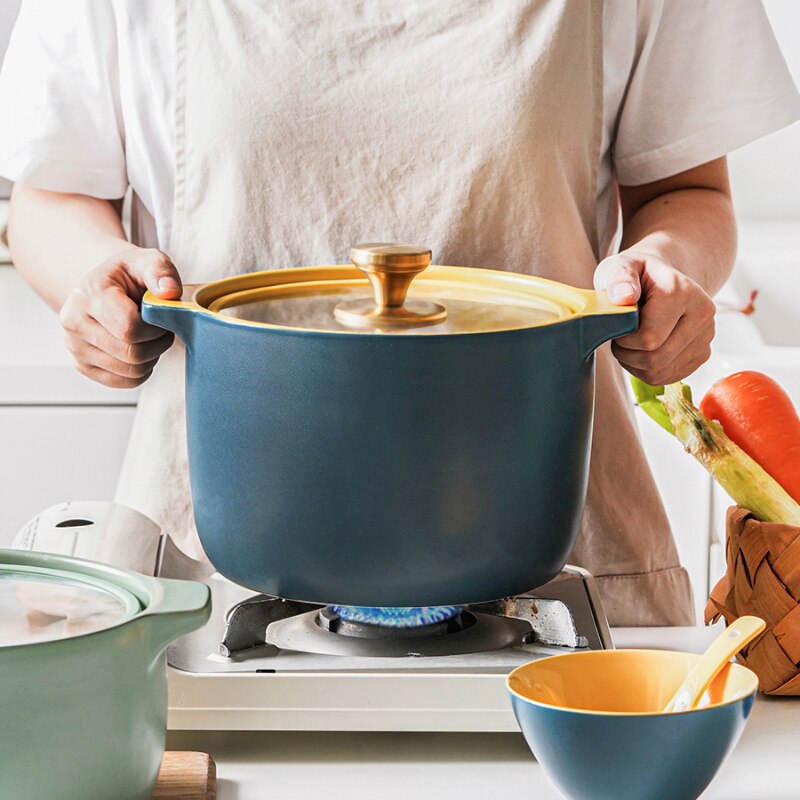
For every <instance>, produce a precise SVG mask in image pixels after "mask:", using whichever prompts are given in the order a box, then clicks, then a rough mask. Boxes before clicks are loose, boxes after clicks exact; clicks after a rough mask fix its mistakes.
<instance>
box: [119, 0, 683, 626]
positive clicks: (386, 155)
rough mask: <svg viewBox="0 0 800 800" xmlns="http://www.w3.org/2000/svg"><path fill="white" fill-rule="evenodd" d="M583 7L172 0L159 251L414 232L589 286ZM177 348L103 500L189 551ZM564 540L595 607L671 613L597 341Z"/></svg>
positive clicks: (661, 549) (590, 212)
mask: <svg viewBox="0 0 800 800" xmlns="http://www.w3.org/2000/svg"><path fill="white" fill-rule="evenodd" d="M602 13H603V8H602V3H600V2H591V3H584V2H574V0H539V1H538V2H537V1H536V0H525V1H523V0H514V2H508V0H496V1H495V2H480V0H440V1H439V2H436V3H431V2H428V1H427V0H416V1H413V0H406V2H403V3H396V2H391V1H390V0H373V2H361V1H360V0H340V1H339V2H336V3H327V2H320V0H294V2H292V3H279V2H267V0H226V2H222V1H220V2H214V3H208V2H205V1H204V0H178V2H177V14H176V44H177V51H176V52H177V83H176V95H177V97H176V188H175V213H174V228H173V239H172V242H171V245H170V255H171V256H172V258H173V259H174V261H175V263H176V264H177V265H178V268H179V269H180V271H181V273H182V275H183V277H184V280H185V281H187V282H201V281H209V280H214V279H217V278H221V277H223V276H225V275H230V274H234V273H239V272H246V271H250V270H254V269H258V268H266V267H289V266H297V265H302V264H333V263H341V262H342V261H343V260H345V259H346V258H347V254H348V252H349V247H350V245H351V244H353V243H355V242H359V241H414V242H422V243H424V244H427V245H429V246H430V247H431V248H432V249H433V252H434V256H435V258H436V260H437V261H438V262H439V263H445V264H462V265H475V266H489V267H499V268H504V269H509V270H516V271H519V272H531V273H535V274H542V275H545V276H547V277H549V278H555V279H557V280H561V281H565V282H568V283H572V284H575V285H579V286H591V283H592V274H593V272H594V268H595V265H596V263H597V258H598V254H597V231H596V222H595V216H596V214H595V203H596V188H597V168H598V162H599V159H600V139H601V132H602V124H603V123H602ZM182 355H183V354H182V348H180V347H179V346H176V347H174V348H172V350H171V351H169V353H167V354H166V355H165V356H164V357H163V358H162V360H161V362H160V363H159V365H158V367H157V369H156V371H155V372H154V374H153V376H152V378H151V379H150V381H149V382H148V383H147V384H146V386H145V388H144V390H143V393H142V397H141V401H140V405H139V411H138V414H137V418H136V422H135V426H134V430H133V435H132V439H131V443H130V447H129V451H128V454H127V457H126V461H125V465H124V468H123V474H122V478H121V482H120V487H119V492H118V500H119V501H120V502H123V503H126V504H128V505H131V506H134V507H135V508H138V509H140V510H142V511H143V512H145V513H146V514H148V515H149V516H150V517H152V518H153V519H154V520H156V521H157V522H158V523H159V524H161V526H162V527H163V528H164V529H165V530H168V531H169V532H170V533H171V534H172V535H173V536H174V537H175V538H176V540H177V542H178V543H179V545H180V546H181V547H182V548H183V549H184V550H186V551H187V552H188V553H190V554H192V555H198V554H199V553H201V552H202V551H201V549H200V547H199V542H198V541H197V538H196V532H195V530H194V525H193V522H192V517H191V504H190V498H189V490H188V483H187V463H186V440H185V428H184V418H183V397H182V392H183V374H182ZM567 401H568V398H565V402H567ZM498 412H501V409H498ZM235 536H236V531H231V537H232V538H233V537H235ZM573 561H574V562H575V563H577V564H580V565H582V566H585V567H586V568H588V569H589V570H591V571H592V572H593V573H594V574H595V575H596V576H597V577H598V579H599V585H600V591H601V593H602V596H603V600H604V602H605V605H606V609H607V611H608V614H609V617H610V619H611V621H612V623H614V624H618V625H636V624H691V622H692V619H693V614H692V611H691V593H690V589H689V582H688V578H687V575H686V573H685V572H684V571H683V570H682V569H681V568H680V567H679V566H678V557H677V553H676V550H675V546H674V543H673V541H672V538H671V534H670V531H669V526H668V524H667V520H666V517H665V514H664V510H663V508H662V506H661V502H660V500H659V497H658V494H657V491H656V488H655V485H654V483H653V480H652V478H651V476H650V472H649V470H648V467H647V463H646V461H645V457H644V455H643V452H642V449H641V446H640V444H639V441H638V438H637V434H636V432H635V427H634V421H633V415H632V409H631V408H630V403H629V402H628V400H627V396H626V394H625V386H624V382H623V377H622V373H621V370H620V369H619V367H618V366H617V364H616V362H615V361H614V360H613V358H612V357H611V355H610V352H609V350H608V348H607V347H606V348H603V349H602V351H601V352H600V353H599V354H598V369H597V410H596V428H595V439H594V445H593V453H592V468H591V477H590V485H589V495H588V502H587V507H586V513H585V517H584V522H583V530H582V535H581V539H580V542H579V544H578V546H577V548H576V550H575V553H574V558H573Z"/></svg>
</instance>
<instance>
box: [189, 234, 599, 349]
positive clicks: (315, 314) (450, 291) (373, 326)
mask: <svg viewBox="0 0 800 800" xmlns="http://www.w3.org/2000/svg"><path fill="white" fill-rule="evenodd" d="M350 256H351V259H352V261H353V264H354V267H347V266H338V267H302V268H294V269H286V270H271V271H269V272H261V273H252V274H250V275H243V276H239V277H236V278H231V279H227V280H223V281H217V282H216V283H212V284H208V285H207V286H205V287H203V288H202V289H201V290H200V291H199V292H198V293H197V294H196V296H195V302H196V303H197V304H198V305H200V306H201V307H204V308H206V309H207V310H209V311H211V312H213V313H216V314H219V315H221V316H223V317H226V318H229V319H235V320H239V321H242V322H246V323H250V324H257V325H266V326H269V327H281V328H289V329H295V330H298V329H299V330H307V331H320V332H340V333H344V332H349V333H354V332H355V333H392V334H398V333H399V334H417V335H437V334H439V335H441V334H456V333H488V332H493V331H508V330H517V329H521V328H532V327H539V326H542V325H549V324H552V323H555V322H561V321H563V320H566V319H569V318H572V317H575V316H576V315H580V314H581V312H582V311H583V309H584V307H585V305H586V293H585V292H583V291H582V290H580V289H573V288H572V287H569V286H565V285H563V284H560V283H556V282H554V281H548V280H544V279H542V278H537V277H534V276H531V275H521V274H518V273H512V272H505V271H501V270H489V269H479V268H471V267H443V266H431V267H430V269H428V267H429V265H430V263H431V251H430V250H429V249H428V248H426V247H421V246H417V245H398V244H387V243H370V244H361V245H357V246H356V247H354V248H353V249H352V250H351V253H350ZM359 271H360V272H359Z"/></svg>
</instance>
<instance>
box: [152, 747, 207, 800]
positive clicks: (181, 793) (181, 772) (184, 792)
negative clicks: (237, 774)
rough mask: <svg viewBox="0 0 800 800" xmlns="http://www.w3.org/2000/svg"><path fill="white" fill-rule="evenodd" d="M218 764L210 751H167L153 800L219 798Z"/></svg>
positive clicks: (203, 799)
mask: <svg viewBox="0 0 800 800" xmlns="http://www.w3.org/2000/svg"><path fill="white" fill-rule="evenodd" d="M216 797H217V767H216V765H215V764H214V759H213V758H211V756H210V755H208V753H184V752H179V751H170V750H168V751H167V752H166V753H164V760H163V761H162V762H161V771H160V772H159V773H158V783H156V789H155V791H154V792H153V800H216Z"/></svg>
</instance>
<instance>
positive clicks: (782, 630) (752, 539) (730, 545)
mask: <svg viewBox="0 0 800 800" xmlns="http://www.w3.org/2000/svg"><path fill="white" fill-rule="evenodd" d="M727 523H728V541H727V546H726V554H727V564H728V568H727V572H726V574H725V577H724V578H722V580H720V582H719V583H718V584H717V585H716V586H715V587H714V590H713V591H712V592H711V597H710V598H709V601H708V605H707V606H706V613H705V619H706V623H710V622H716V621H717V620H718V619H719V618H720V617H723V618H724V619H725V622H726V624H730V623H731V622H733V620H735V619H736V618H737V617H740V616H743V615H745V614H754V615H755V616H757V617H761V618H762V619H764V620H765V621H766V623H767V628H766V630H765V631H764V633H763V634H762V635H761V636H760V637H759V638H758V639H756V641H755V642H753V643H752V644H751V645H750V646H749V647H747V648H746V649H745V650H744V651H743V652H742V653H741V654H740V655H739V657H738V660H739V661H740V662H741V663H742V664H744V665H745V666H747V667H749V668H750V669H752V670H753V672H755V673H756V675H758V682H759V688H760V689H761V691H762V692H764V694H780V695H800V528H798V527H794V526H792V525H780V524H778V523H775V522H759V521H758V520H756V519H754V518H753V516H752V515H751V514H750V512H749V511H747V509H744V508H741V507H739V506H734V507H732V508H730V509H728V520H727Z"/></svg>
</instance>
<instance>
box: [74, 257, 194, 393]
mask: <svg viewBox="0 0 800 800" xmlns="http://www.w3.org/2000/svg"><path fill="white" fill-rule="evenodd" d="M146 289H149V290H150V291H151V292H153V294H156V295H158V296H159V297H162V298H164V299H165V300H177V299H178V298H179V297H180V296H181V292H182V287H181V278H180V275H179V274H178V270H177V269H175V265H174V264H173V263H172V261H170V259H169V257H168V256H166V255H164V253H162V252H161V251H160V250H146V249H144V248H141V247H136V246H134V245H130V244H129V245H126V246H125V247H124V249H122V250H121V251H120V253H119V254H117V255H116V256H114V257H113V258H111V259H109V260H108V261H106V262H105V263H104V264H102V265H101V266H99V267H98V268H97V269H94V270H92V271H91V272H89V273H87V274H86V275H85V276H84V277H83V279H82V280H81V282H80V283H79V284H78V285H77V286H76V287H75V288H74V289H73V290H72V291H71V292H70V293H69V295H68V296H67V299H66V301H65V302H64V305H63V306H62V307H61V313H60V315H59V316H60V320H61V325H62V327H63V328H64V340H65V341H66V344H67V348H68V349H69V351H70V352H71V353H72V357H73V359H74V360H75V367H76V368H77V370H78V372H80V373H81V374H83V375H86V376H87V377H88V378H91V379H92V380H95V381H97V382H98V383H102V384H104V385H105V386H111V387H114V388H116V389H130V388H133V387H135V386H139V385H140V384H142V383H144V382H145V381H146V380H147V379H148V378H149V377H150V373H151V372H152V371H153V367H155V365H156V362H157V361H158V357H159V356H160V355H161V354H162V353H163V352H164V351H165V350H166V349H167V348H168V347H169V346H170V345H171V344H172V340H173V335H172V334H171V333H169V332H165V331H163V330H162V329H161V328H156V327H155V326H153V325H148V324H147V323H145V322H143V321H142V316H141V313H140V311H139V304H140V302H141V299H142V296H143V295H144V293H145V290H146Z"/></svg>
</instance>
